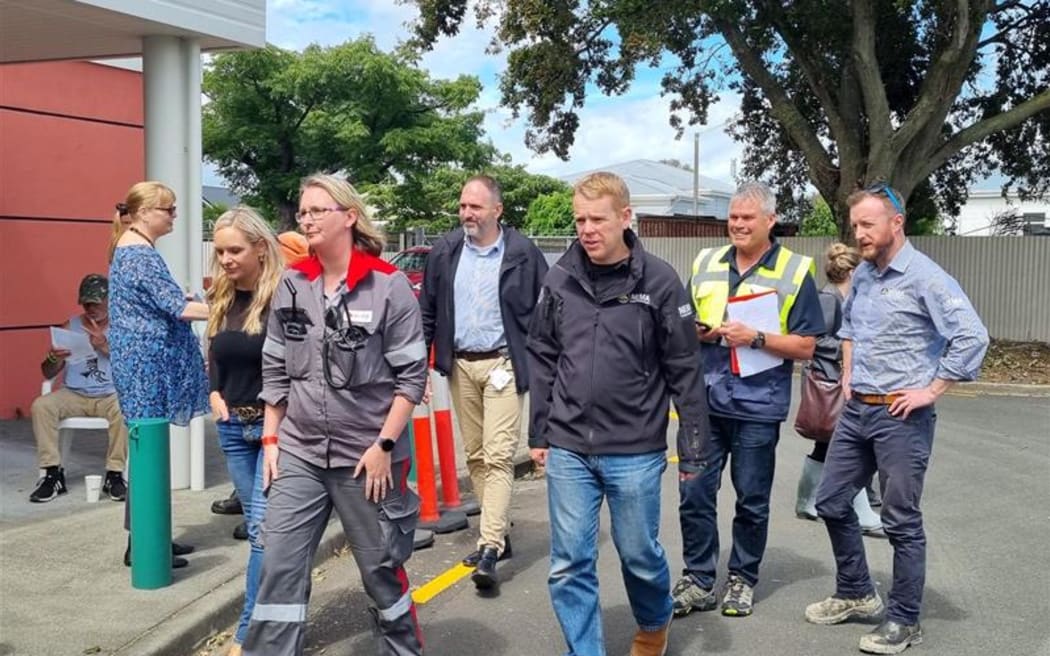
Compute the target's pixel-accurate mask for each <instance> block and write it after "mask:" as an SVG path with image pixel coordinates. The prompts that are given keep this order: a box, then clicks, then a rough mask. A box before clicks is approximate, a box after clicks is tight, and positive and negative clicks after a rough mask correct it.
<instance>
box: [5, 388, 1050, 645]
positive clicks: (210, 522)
mask: <svg viewBox="0 0 1050 656" xmlns="http://www.w3.org/2000/svg"><path fill="white" fill-rule="evenodd" d="M979 391H981V388H976V387H964V388H962V389H961V390H960V393H959V395H955V396H950V397H946V398H945V399H944V400H942V402H941V404H940V407H939V414H940V417H939V421H938V431H937V438H936V441H935V446H934V455H933V463H932V466H931V470H930V475H929V478H928V482H927V487H926V496H925V501H924V508H925V511H926V524H927V533H928V538H929V545H930V546H929V572H928V584H927V599H926V610H925V617H924V626H925V629H926V633H927V643H926V644H924V645H922V646H921V647H917V648H915V649H914V650H913V651H914V652H915V653H917V654H923V653H929V654H952V655H955V654H960V655H963V656H967V655H970V654H973V655H976V654H998V653H1002V654H1036V655H1040V654H1047V655H1050V642H1048V638H1050V629H1048V628H1047V627H1048V625H1047V622H1046V617H1047V616H1048V615H1050V602H1048V599H1050V596H1048V591H1050V555H1048V554H1050V551H1048V550H1047V547H1046V545H1047V544H1048V543H1050V529H1048V527H1050V521H1048V520H1050V511H1048V510H1047V504H1046V499H1047V498H1048V497H1050V399H1048V398H1046V397H1045V396H1043V397H1042V398H1040V397H1038V396H1035V397H1030V398H1024V397H992V396H985V395H984V392H983V391H981V394H980V395H976V393H977V392H979ZM1016 391H1019V392H1022V393H1025V394H1035V395H1040V394H1045V392H1046V390H1045V389H1044V390H1039V389H1022V390H1016ZM1016 391H1015V392H1016ZM971 395H975V396H971ZM785 426H788V425H785ZM208 430H209V433H208V440H207V444H208V461H207V462H208V464H207V472H208V477H207V481H206V483H207V485H208V489H207V490H206V491H205V492H203V493H195V492H189V491H179V492H175V493H174V494H173V500H174V501H173V504H174V510H173V518H174V521H173V525H174V527H175V536H176V538H177V539H179V540H181V541H186V542H190V543H193V544H195V545H196V546H197V553H194V554H192V555H191V556H190V557H189V559H190V566H189V567H188V568H187V569H184V570H177V571H176V572H175V584H174V585H172V586H170V587H168V588H165V589H163V590H159V591H149V592H147V591H138V590H133V589H132V588H131V587H130V582H129V572H128V570H127V568H125V567H124V566H123V565H122V564H121V562H120V557H121V555H122V553H123V549H124V546H125V539H126V536H125V535H126V534H125V533H124V531H123V530H122V528H121V525H122V518H123V508H122V506H121V504H118V503H114V502H111V501H103V502H100V503H99V504H87V503H86V502H85V501H84V491H83V476H84V475H85V474H88V473H101V469H102V462H103V460H104V450H105V434H104V433H100V434H98V435H97V436H96V437H95V439H92V437H91V436H78V437H77V438H76V440H75V442H74V446H73V449H72V457H71V460H70V462H68V463H66V470H67V480H68V481H69V483H70V485H71V491H70V493H69V494H67V495H64V496H62V497H60V498H59V499H57V500H55V501H53V502H51V503H47V504H29V503H28V500H27V498H28V495H29V492H30V491H31V490H32V487H33V485H34V484H35V481H36V468H35V461H34V448H33V441H32V436H31V434H30V432H29V426H28V421H19V422H0V656H2V655H5V654H19V655H22V654H25V655H27V656H49V655H51V654H57V655H63V656H65V655H76V654H85V653H88V654H91V653H97V654H121V655H124V654H129V655H131V654H133V655H136V656H137V655H140V654H180V655H184V654H194V655H195V656H196V655H198V654H216V655H217V654H222V653H225V651H224V650H225V645H224V644H223V643H224V642H225V640H224V639H225V638H226V637H227V636H228V632H229V631H230V629H231V627H232V625H233V623H234V622H235V620H236V617H237V614H238V612H239V608H240V603H241V595H242V593H243V578H242V577H243V573H244V562H245V560H246V558H247V545H246V544H245V543H243V542H236V541H234V540H232V538H231V537H230V532H231V531H232V529H233V527H234V526H235V525H236V523H237V522H238V521H239V518H235V517H222V516H217V515H213V514H211V513H210V510H209V506H210V504H211V501H212V500H213V499H217V498H220V497H223V496H225V495H227V494H228V493H229V490H230V486H229V484H228V483H226V482H225V473H224V464H223V462H222V456H221V453H219V451H218V448H217V447H216V446H215V440H214V433H213V431H214V428H213V427H210V426H209V429H208ZM807 449H808V444H807V443H806V442H805V441H804V440H801V439H799V438H798V437H796V436H795V435H793V433H792V432H791V431H790V429H789V428H787V427H785V429H784V431H783V433H782V439H781V444H780V447H779V456H780V458H779V460H780V462H779V463H778V471H777V477H776V482H775V490H774V509H773V526H772V529H771V537H770V544H769V550H768V552H767V557H766V562H765V564H764V566H763V571H762V581H761V583H760V585H759V587H758V590H757V596H756V602H757V606H756V615H755V616H754V617H752V618H748V619H730V618H723V617H721V616H719V615H717V614H712V613H705V614H703V615H699V616H691V617H688V618H686V619H684V620H681V621H679V622H677V623H676V624H675V626H674V627H673V629H672V641H671V648H672V649H671V652H670V653H678V654H686V653H700V652H701V651H703V652H735V653H756V654H767V653H768V654H773V653H777V654H813V655H814V656H824V655H827V656H831V655H832V654H843V653H846V654H848V653H856V642H857V640H858V639H859V636H860V634H861V633H863V632H864V631H865V630H866V629H865V628H864V627H863V626H858V625H846V626H840V627H815V626H811V625H808V624H806V623H805V622H804V621H803V620H802V618H801V613H802V608H803V607H804V605H805V604H806V603H809V602H811V601H814V600H818V599H820V598H823V597H824V596H826V595H827V594H829V593H830V591H831V590H832V586H833V568H832V562H831V556H830V548H829V546H828V543H827V537H826V533H825V532H824V530H823V527H822V526H820V525H819V524H816V523H812V522H804V521H800V520H796V519H795V518H794V514H793V503H794V486H795V482H796V480H797V476H798V472H799V468H800V465H801V461H802V457H803V456H804V454H805V453H806V451H807ZM518 489H519V494H518V495H517V497H516V500H515V506H516V509H515V518H514V519H515V523H516V525H515V528H514V532H513V538H514V550H515V557H514V558H513V559H512V560H510V561H507V562H506V563H504V564H501V573H502V575H503V577H504V579H505V582H504V584H503V586H502V589H501V591H500V594H499V596H498V598H496V599H479V598H478V595H477V594H476V593H475V591H474V588H473V586H472V585H471V584H470V581H469V579H468V580H464V581H461V582H459V583H457V584H456V585H454V586H452V587H451V588H450V589H448V590H446V591H445V592H443V593H442V594H440V595H438V596H437V597H436V598H434V599H433V600H432V601H431V602H429V603H428V604H426V605H424V606H422V607H421V608H420V617H421V620H422V621H423V623H424V631H425V634H426V638H427V641H428V653H432V654H467V655H470V654H514V655H516V654H521V655H523V656H524V655H526V654H558V653H561V650H562V648H563V645H562V641H561V635H560V632H559V630H558V627H557V624H556V622H555V619H554V616H553V614H552V612H551V610H550V603H549V599H548V596H547V589H546V572H547V564H548V561H547V556H548V547H549V545H548V540H549V538H548V531H547V522H546V496H545V494H546V490H545V485H544V483H543V482H542V481H535V482H533V481H525V482H521V483H520V484H519V488H518ZM675 490H676V486H675V483H674V478H673V473H672V470H671V469H669V471H668V473H667V474H666V476H665V482H664V519H663V532H662V534H663V536H664V541H665V546H666V547H667V550H668V553H669V556H670V560H671V564H672V569H673V570H674V571H675V572H677V570H678V569H679V568H680V566H681V558H680V540H679V536H678V527H677V516H676V510H675V508H676V492H675ZM720 501H721V504H720V508H721V511H720V512H721V514H720V522H721V524H722V526H723V533H722V535H723V553H724V552H725V551H726V550H727V549H728V540H729V538H728V536H729V533H728V530H729V521H730V517H731V510H732V504H733V495H732V488H731V486H730V485H729V483H728V481H726V484H725V485H724V486H723V493H722V495H721V499H720ZM471 523H472V528H471V529H470V530H468V531H464V532H460V533H455V534H451V535H448V536H438V538H437V543H436V545H435V548H433V549H430V550H427V551H422V552H420V553H418V554H416V555H415V556H414V557H413V559H412V560H411V561H410V563H409V573H410V576H411V580H412V583H413V585H414V586H419V585H421V584H423V583H425V582H426V581H428V580H430V579H432V578H434V577H435V576H437V575H439V574H440V573H442V572H444V571H446V570H447V569H448V568H450V567H452V566H453V565H455V564H456V563H457V562H458V560H459V558H460V557H462V555H464V554H466V553H467V552H469V551H470V550H472V549H473V543H474V540H475V539H476V535H477V533H476V530H477V529H476V521H472V522H471ZM603 527H604V530H603V534H602V543H601V560H600V576H601V582H602V585H603V589H602V594H603V606H604V612H605V625H606V636H607V643H608V646H609V650H610V653H623V652H626V650H627V645H628V644H629V641H630V637H631V634H632V633H633V630H634V623H633V620H632V618H631V616H630V612H629V609H628V607H627V601H626V597H625V595H624V593H623V588H622V584H621V583H620V578H619V570H618V562H617V560H616V558H615V552H614V550H613V548H612V545H611V541H610V540H609V538H608V533H607V531H608V522H607V521H605V522H603ZM339 538H340V532H339V529H338V525H337V524H334V525H333V526H330V527H329V532H328V533H327V534H326V542H327V544H326V547H325V548H323V549H322V550H321V551H320V558H319V562H318V564H317V569H316V570H315V572H314V595H313V603H312V606H311V614H310V622H311V626H310V630H309V631H310V638H309V643H308V653H313V654H319V653H321V652H322V651H323V652H324V653H325V654H343V653H359V650H360V653H371V647H370V642H371V636H370V628H369V626H368V623H367V621H366V617H367V614H366V611H365V610H364V609H365V607H366V605H367V599H366V597H365V595H364V593H363V592H362V590H361V588H360V584H359V582H358V579H357V574H356V570H355V568H354V566H353V563H352V559H351V558H349V557H348V555H347V554H345V553H344V552H342V551H340V550H339V545H340V544H341V540H340V539H339ZM868 547H869V559H870V562H871V564H872V568H873V571H874V573H875V575H876V577H877V580H878V582H879V584H880V586H881V587H882V589H883V590H885V588H886V586H887V585H888V578H889V572H890V550H889V547H888V545H887V544H886V543H885V541H872V540H869V541H868ZM325 557H328V558H327V560H325V559H324V558H325ZM209 637H211V638H212V640H211V642H210V646H209V645H208V644H206V641H207V640H208V638H209Z"/></svg>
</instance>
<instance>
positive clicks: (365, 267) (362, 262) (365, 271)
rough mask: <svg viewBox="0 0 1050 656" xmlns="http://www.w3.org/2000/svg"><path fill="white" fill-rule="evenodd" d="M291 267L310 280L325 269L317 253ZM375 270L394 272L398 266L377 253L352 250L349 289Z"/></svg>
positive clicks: (348, 271)
mask: <svg viewBox="0 0 1050 656" xmlns="http://www.w3.org/2000/svg"><path fill="white" fill-rule="evenodd" d="M291 268H292V269H295V270H296V271H298V272H300V273H302V274H303V275H305V276H306V278H307V279H308V280H309V281H310V282H313V281H314V280H317V278H318V276H320V275H321V273H322V272H323V271H324V270H323V269H322V268H321V261H320V260H319V259H317V256H316V255H311V256H310V257H308V258H306V259H305V260H302V261H301V262H297V263H296V264H293V265H292V267H291ZM373 271H378V272H380V273H393V272H395V271H397V267H395V266H394V265H393V264H390V263H389V262H387V261H386V260H383V259H380V258H378V257H376V256H375V255H371V254H369V253H366V252H364V251H362V250H360V249H357V248H355V249H354V250H353V252H351V254H350V261H349V262H348V263H347V266H346V289H347V291H351V290H353V288H354V287H356V286H357V283H359V282H361V281H362V280H364V279H365V278H367V277H368V276H369V274H371V273H372V272H373Z"/></svg>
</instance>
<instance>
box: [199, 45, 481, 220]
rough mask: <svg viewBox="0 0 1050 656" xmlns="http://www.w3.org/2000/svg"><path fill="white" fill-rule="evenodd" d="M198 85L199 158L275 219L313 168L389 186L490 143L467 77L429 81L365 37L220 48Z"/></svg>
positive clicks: (288, 211) (464, 162)
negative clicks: (203, 99)
mask: <svg viewBox="0 0 1050 656" xmlns="http://www.w3.org/2000/svg"><path fill="white" fill-rule="evenodd" d="M202 89H203V91H204V93H205V95H206V96H207V97H208V99H209V102H208V103H207V104H206V105H205V106H204V109H203V119H202V136H203V148H204V155H205V157H206V158H207V159H208V160H210V161H212V162H214V163H215V164H216V166H217V168H218V170H219V173H220V174H221V175H222V176H223V177H224V178H226V179H227V180H228V181H229V182H230V183H231V186H232V187H233V190H234V191H235V192H237V193H240V194H242V195H244V196H245V197H246V198H247V199H248V200H249V201H250V202H254V203H256V204H257V205H260V209H261V210H263V211H264V212H267V213H271V214H273V215H275V216H277V217H278V219H279V221H280V223H281V227H282V228H285V229H287V228H290V227H291V226H292V225H294V222H293V217H292V214H293V212H294V208H295V204H296V202H297V199H298V192H299V181H300V180H301V179H302V178H303V177H304V176H306V175H309V174H310V173H313V172H315V171H326V172H342V173H345V174H346V175H347V176H348V177H349V178H350V180H351V182H353V183H354V184H355V185H357V186H359V187H361V188H366V187H370V186H375V185H395V186H396V185H399V184H403V183H406V182H410V181H413V180H416V179H419V178H423V177H426V176H428V175H430V174H432V173H433V172H434V171H436V170H437V169H438V168H440V167H442V166H447V165H455V166H460V167H465V168H470V169H474V168H480V167H481V166H483V165H484V164H486V163H487V162H489V161H491V159H492V157H493V155H494V153H495V150H494V149H493V147H492V146H491V144H489V143H488V142H487V141H485V140H484V139H483V137H484V130H483V128H482V121H483V118H484V116H483V114H482V113H481V112H480V111H473V110H471V109H470V108H471V107H472V105H473V104H474V103H475V102H476V101H477V99H478V96H479V94H480V92H481V84H480V82H479V81H478V80H477V79H476V78H473V77H469V76H461V77H459V78H457V79H455V80H431V79H430V77H429V75H428V74H427V73H426V72H425V71H421V70H419V69H417V68H415V67H414V65H413V63H412V60H411V58H410V56H409V55H408V54H406V53H400V52H395V53H385V52H382V51H381V50H379V49H378V47H377V46H376V45H375V42H374V41H373V40H372V39H371V38H369V37H365V38H361V39H358V40H356V41H348V42H346V43H344V44H342V45H338V46H333V47H320V46H316V45H312V46H309V47H307V48H306V49H305V50H304V51H303V52H301V53H297V52H292V51H287V50H282V49H280V48H277V47H275V46H267V47H266V48H263V49H260V50H252V51H244V52H235V53H227V54H221V55H218V56H216V57H215V58H214V60H213V61H212V64H211V65H210V66H209V67H208V69H207V70H206V71H205V73H204V82H203V86H202ZM457 193H458V190H457Z"/></svg>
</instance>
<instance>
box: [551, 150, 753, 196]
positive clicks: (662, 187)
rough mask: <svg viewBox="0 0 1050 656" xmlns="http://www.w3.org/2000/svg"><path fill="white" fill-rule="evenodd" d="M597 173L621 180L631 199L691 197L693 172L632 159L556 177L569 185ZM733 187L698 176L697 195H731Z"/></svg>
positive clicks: (645, 160) (647, 160)
mask: <svg viewBox="0 0 1050 656" xmlns="http://www.w3.org/2000/svg"><path fill="white" fill-rule="evenodd" d="M597 171H609V172H610V173H615V174H616V175H618V176H620V177H621V178H623V179H624V181H625V182H626V183H627V187H628V188H629V189H630V190H631V195H632V196H647V195H661V194H663V195H668V196H690V197H691V196H692V195H693V172H692V171H686V170H685V169H680V168H678V167H677V166H671V165H670V164H664V163H662V162H657V161H654V160H651V159H634V160H631V161H629V162H621V163H619V164H610V165H609V166H603V167H601V168H597V169H592V170H590V171H580V172H578V173H570V174H568V175H562V176H558V179H560V180H561V181H563V182H566V183H568V184H573V183H574V182H576V181H577V180H579V179H580V178H582V177H583V176H585V175H588V174H590V173H595V172H597ZM734 190H735V188H734V187H733V185H731V184H730V183H728V182H723V181H721V180H716V179H714V178H709V177H707V176H706V175H701V176H700V193H702V194H703V193H713V194H717V195H722V194H725V195H732V193H733V191H734Z"/></svg>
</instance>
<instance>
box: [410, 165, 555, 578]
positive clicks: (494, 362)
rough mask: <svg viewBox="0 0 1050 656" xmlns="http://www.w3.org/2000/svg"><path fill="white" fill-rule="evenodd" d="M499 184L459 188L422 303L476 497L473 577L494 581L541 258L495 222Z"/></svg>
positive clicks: (506, 550) (506, 545) (486, 181)
mask: <svg viewBox="0 0 1050 656" xmlns="http://www.w3.org/2000/svg"><path fill="white" fill-rule="evenodd" d="M502 212H503V204H502V198H501V192H500V187H499V184H498V183H497V182H496V181H495V180H494V179H492V178H490V177H488V176H484V175H479V176H475V177H473V178H471V179H470V180H468V181H467V183H466V184H465V185H464V186H463V190H462V192H461V193H460V198H459V220H460V224H461V227H460V228H459V229H457V230H454V231H452V232H450V233H449V234H447V235H445V236H444V237H442V238H441V239H439V240H438V242H437V243H436V244H435V245H434V248H433V249H432V250H431V251H430V255H429V256H428V257H427V267H426V271H425V273H424V274H423V289H422V291H421V292H420V295H419V302H420V305H421V307H422V311H423V332H424V335H425V337H426V341H427V347H428V348H429V347H430V346H431V345H433V346H434V364H435V368H436V369H437V370H438V371H439V372H441V373H442V374H444V375H446V376H448V377H449V385H450V388H451V393H452V405H453V407H454V408H455V410H456V416H457V418H458V420H459V427H460V432H461V434H462V435H463V445H464V448H465V451H466V453H467V468H468V469H469V471H470V480H471V483H472V484H473V486H474V494H475V495H477V497H478V502H479V503H480V504H481V535H480V537H479V538H478V543H477V551H475V552H474V553H472V554H470V555H468V556H467V557H466V558H464V560H463V563H464V564H465V565H473V566H476V569H475V571H474V574H473V579H474V584H475V585H476V586H477V587H479V588H490V587H492V586H494V585H497V584H498V583H499V579H498V577H497V575H496V561H497V560H500V559H502V558H507V557H509V556H510V554H511V551H510V542H509V540H508V538H507V531H508V529H509V528H510V519H509V517H508V514H509V513H508V511H509V509H510V496H511V488H512V486H513V483H514V461H513V458H514V452H515V451H517V447H518V440H519V436H520V433H521V429H520V417H521V403H522V395H523V394H524V393H525V392H526V391H527V390H528V388H529V374H528V362H527V357H526V353H525V339H526V336H527V334H528V326H529V320H530V319H531V317H532V311H533V308H534V307H535V306H536V299H537V297H538V296H539V292H540V286H541V285H542V283H543V276H544V275H546V273H547V261H546V260H545V259H544V257H543V253H542V252H540V250H539V248H537V247H536V245H535V244H533V243H532V242H531V241H529V240H528V239H526V238H525V237H523V236H522V235H521V234H519V233H518V232H517V231H516V230H514V229H513V228H511V227H509V226H504V225H502V224H501V223H500V222H499V217H500V214H502Z"/></svg>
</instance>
